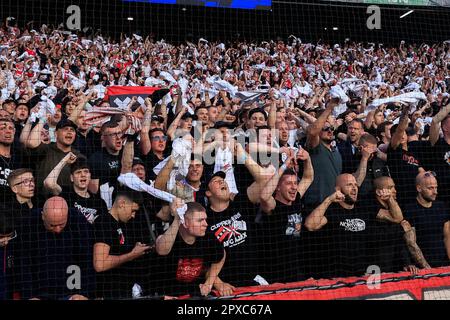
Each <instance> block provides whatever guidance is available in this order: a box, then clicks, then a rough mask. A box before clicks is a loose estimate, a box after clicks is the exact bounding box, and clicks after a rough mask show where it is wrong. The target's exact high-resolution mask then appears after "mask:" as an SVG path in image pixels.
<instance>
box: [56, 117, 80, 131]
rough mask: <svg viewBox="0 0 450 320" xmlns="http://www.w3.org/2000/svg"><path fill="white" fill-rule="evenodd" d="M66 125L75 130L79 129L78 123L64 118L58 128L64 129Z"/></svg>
mask: <svg viewBox="0 0 450 320" xmlns="http://www.w3.org/2000/svg"><path fill="white" fill-rule="evenodd" d="M65 127H72V128H73V129H74V130H77V125H76V124H75V123H73V122H72V121H70V120H69V119H63V120H61V121H60V122H58V124H57V125H56V130H58V129H62V128H65Z"/></svg>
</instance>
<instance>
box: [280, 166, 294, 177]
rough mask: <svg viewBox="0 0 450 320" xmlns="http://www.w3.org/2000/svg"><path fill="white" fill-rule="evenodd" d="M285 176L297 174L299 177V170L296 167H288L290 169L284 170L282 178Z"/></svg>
mask: <svg viewBox="0 0 450 320" xmlns="http://www.w3.org/2000/svg"><path fill="white" fill-rule="evenodd" d="M284 176H296V177H298V175H297V172H296V171H295V170H294V169H291V168H288V169H286V170H284V171H283V174H282V175H281V178H283V177H284ZM281 178H280V180H281Z"/></svg>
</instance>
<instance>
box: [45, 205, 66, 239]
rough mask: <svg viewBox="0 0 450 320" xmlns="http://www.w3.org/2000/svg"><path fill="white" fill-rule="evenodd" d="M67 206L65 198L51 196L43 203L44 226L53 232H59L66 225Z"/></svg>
mask: <svg viewBox="0 0 450 320" xmlns="http://www.w3.org/2000/svg"><path fill="white" fill-rule="evenodd" d="M68 214H69V208H68V206H67V202H66V200H64V199H63V198H61V197H52V198H50V199H48V200H47V201H46V202H45V204H44V210H43V212H42V220H43V221H44V226H45V228H46V229H47V230H48V231H50V232H54V233H61V232H62V231H63V230H64V228H65V227H66V225H67V218H68Z"/></svg>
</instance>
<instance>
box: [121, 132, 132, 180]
mask: <svg viewBox="0 0 450 320" xmlns="http://www.w3.org/2000/svg"><path fill="white" fill-rule="evenodd" d="M133 158H134V139H133V136H131V135H128V136H127V143H126V144H125V146H124V147H123V153H122V169H121V171H120V174H126V173H130V172H131V169H132V168H133Z"/></svg>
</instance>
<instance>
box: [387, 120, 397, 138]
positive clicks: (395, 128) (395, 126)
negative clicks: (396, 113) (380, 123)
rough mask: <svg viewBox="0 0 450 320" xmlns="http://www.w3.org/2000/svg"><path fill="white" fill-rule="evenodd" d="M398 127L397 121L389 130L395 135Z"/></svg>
mask: <svg viewBox="0 0 450 320" xmlns="http://www.w3.org/2000/svg"><path fill="white" fill-rule="evenodd" d="M397 128H398V123H397V124H394V125H393V126H392V127H391V128H390V129H389V131H390V132H391V136H393V135H394V134H395V131H397Z"/></svg>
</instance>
